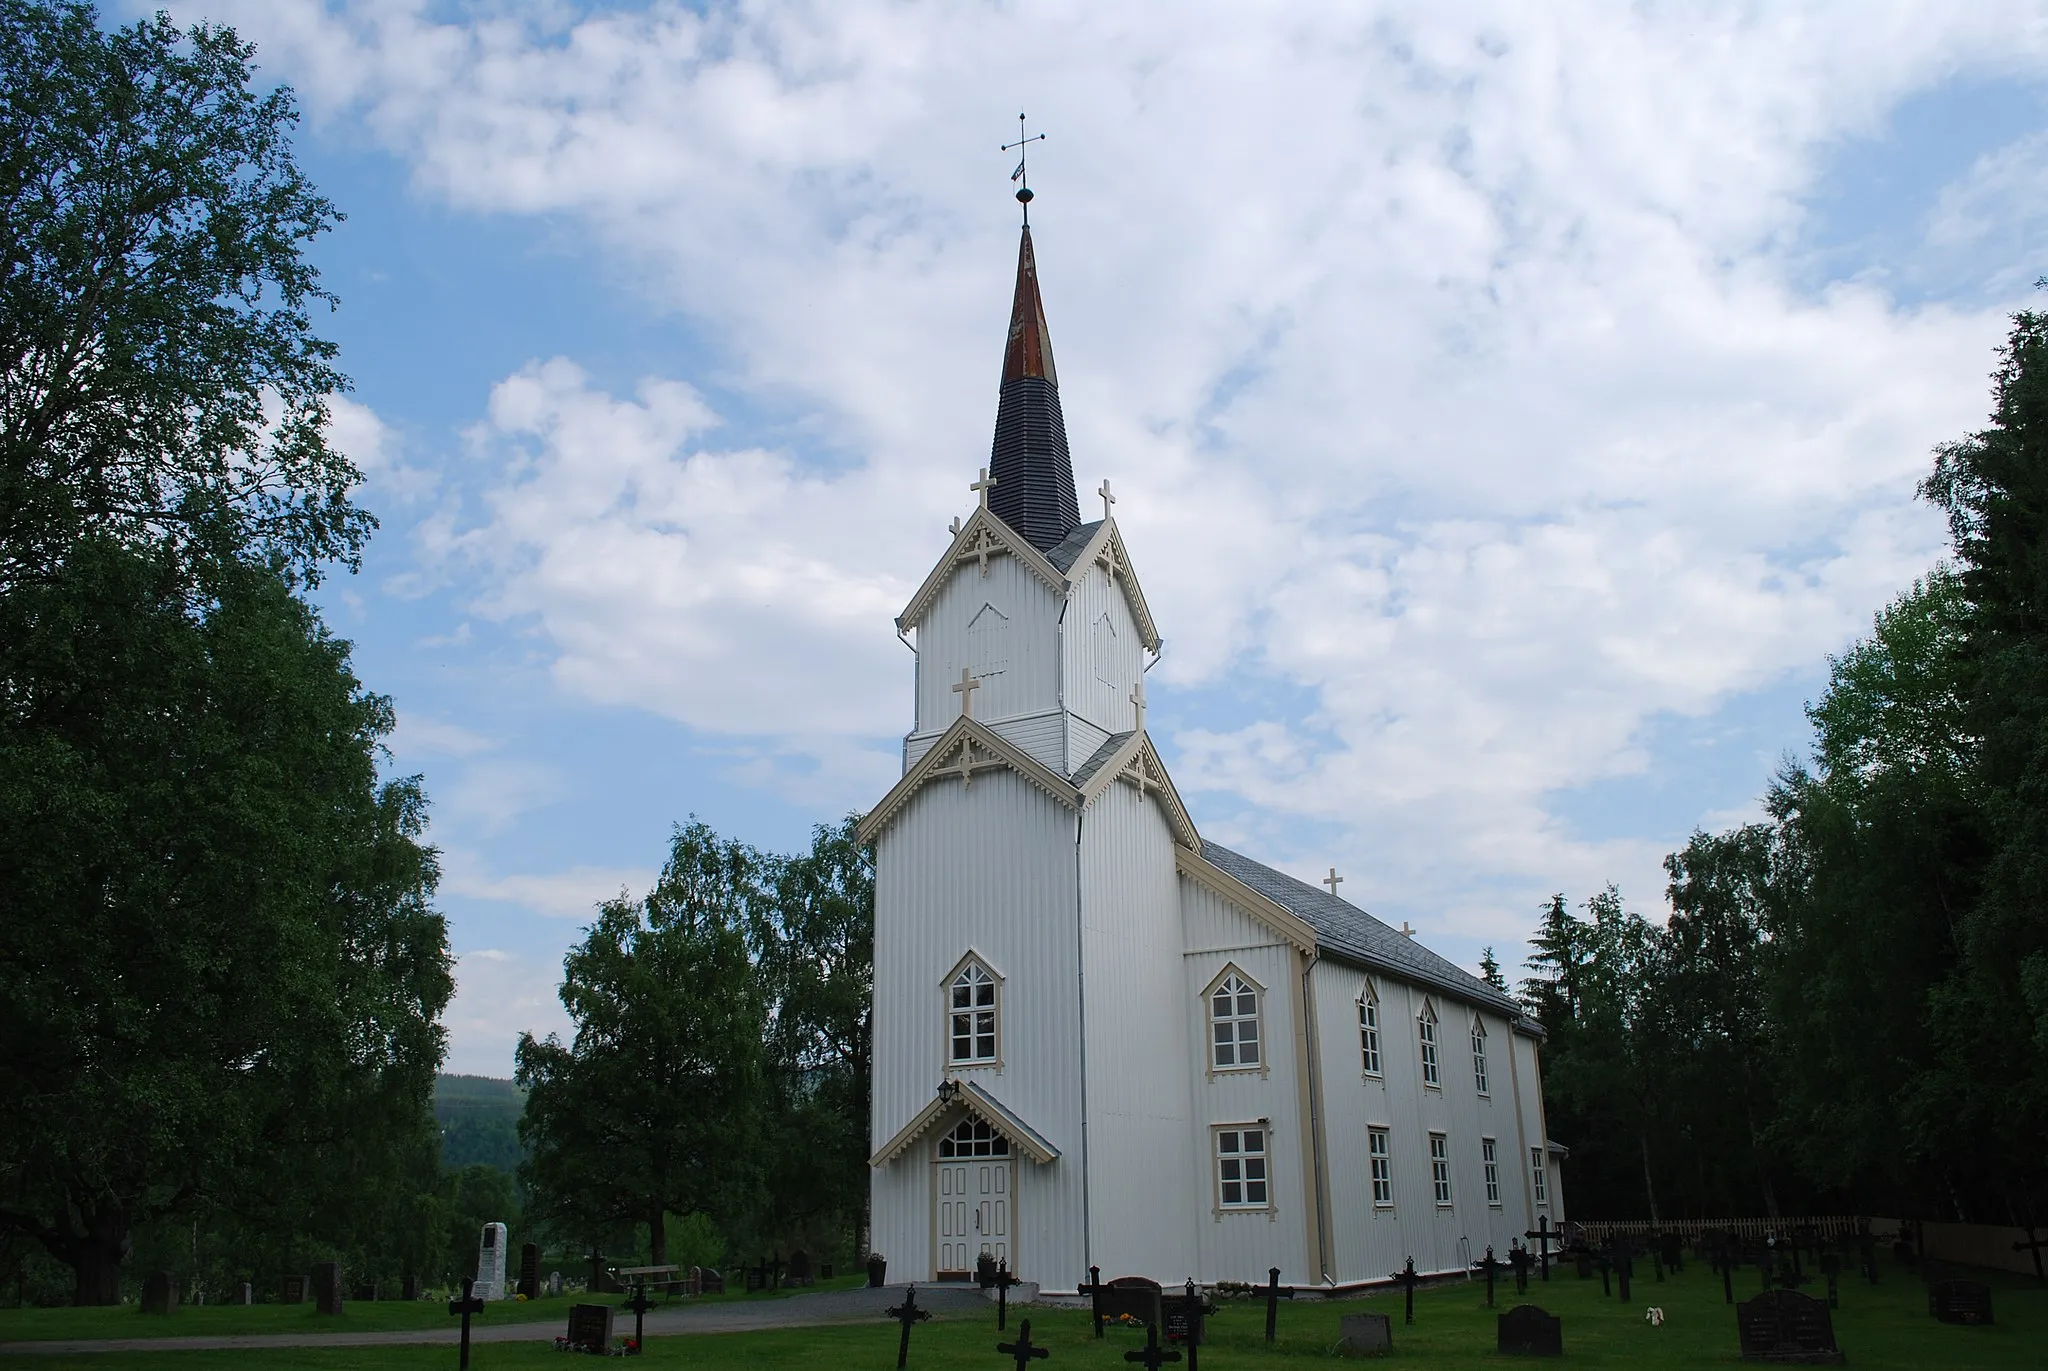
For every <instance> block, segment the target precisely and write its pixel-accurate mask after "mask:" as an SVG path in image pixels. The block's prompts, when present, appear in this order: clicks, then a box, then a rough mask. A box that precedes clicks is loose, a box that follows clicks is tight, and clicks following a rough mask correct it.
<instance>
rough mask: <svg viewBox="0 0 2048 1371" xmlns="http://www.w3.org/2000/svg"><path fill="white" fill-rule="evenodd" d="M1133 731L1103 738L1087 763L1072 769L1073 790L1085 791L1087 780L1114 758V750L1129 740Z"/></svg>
mask: <svg viewBox="0 0 2048 1371" xmlns="http://www.w3.org/2000/svg"><path fill="white" fill-rule="evenodd" d="M1134 731H1135V730H1132V729H1126V730H1124V731H1123V732H1122V733H1112V734H1110V735H1109V737H1107V738H1105V739H1104V740H1103V743H1102V746H1101V747H1098V748H1096V749H1095V751H1094V752H1093V753H1091V754H1090V755H1089V758H1088V760H1087V761H1085V762H1083V763H1081V765H1079V766H1078V767H1075V768H1074V789H1076V790H1085V789H1087V788H1088V778H1089V777H1091V776H1093V775H1094V774H1095V773H1096V772H1098V771H1100V770H1102V768H1103V766H1104V764H1105V763H1107V762H1108V761H1109V759H1110V758H1111V757H1114V756H1115V755H1116V750H1117V749H1118V748H1120V747H1122V746H1123V745H1124V744H1125V743H1127V742H1129V741H1130V740H1131V734H1132V732H1134Z"/></svg>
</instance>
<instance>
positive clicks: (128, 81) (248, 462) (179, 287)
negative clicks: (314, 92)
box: [0, 0, 372, 594]
mask: <svg viewBox="0 0 2048 1371" xmlns="http://www.w3.org/2000/svg"><path fill="white" fill-rule="evenodd" d="M252 51H253V50H252V49H251V48H250V47H249V45H247V44H245V43H242V42H241V41H239V40H238V39H237V38H236V36H235V34H234V33H233V31H232V30H229V29H225V28H216V27H211V26H208V25H204V24H201V25H198V26H195V27H193V28H192V29H190V30H188V31H185V32H180V31H179V30H178V29H177V27H176V26H175V25H173V24H172V23H171V21H170V20H169V19H168V18H167V17H165V16H163V15H158V16H157V17H156V18H154V19H150V20H145V21H142V22H140V23H137V24H134V25H132V26H130V27H127V28H123V29H119V30H116V31H111V32H110V31H107V30H105V29H102V28H101V27H100V26H99V24H98V23H97V22H96V16H95V14H94V12H93V8H92V6H90V5H88V4H82V3H76V2H75V0H0V380H4V384H0V594H8V593H11V592H12V590H13V588H15V587H17V586H19V585H21V584H22V583H23V582H25V581H31V580H35V579H39V578H44V577H48V576H51V575H53V574H54V573H55V570H56V568H57V567H59V566H60V565H61V564H62V563H63V561H64V560H65V559H66V558H67V557H68V556H69V555H70V552H71V549H72V548H74V547H75V546H76V545H78V543H79V542H80V541H81V540H82V539H84V538H86V537H87V536H88V535H89V534H91V535H99V536H107V535H111V536H113V537H115V538H117V539H119V540H121V541H123V542H125V543H129V544H150V545H155V546H160V547H165V548H170V549H174V550H176V551H177V552H178V554H179V560H178V562H177V563H176V574H177V575H178V576H179V577H180V578H181V580H183V581H184V583H185V584H186V585H187V586H188V587H191V586H193V585H195V584H196V580H195V578H196V577H197V575H198V573H197V572H196V571H194V570H193V569H192V567H191V562H192V560H193V558H192V556H191V555H190V554H195V553H197V554H202V555H204V556H220V555H227V556H236V555H242V554H244V553H245V552H247V553H250V554H253V555H254V556H255V557H256V558H257V559H258V560H274V561H275V562H276V564H277V565H278V566H280V567H281V568H283V569H285V570H286V571H288V572H289V573H290V574H291V575H292V576H293V577H294V578H297V579H302V580H308V581H310V580H314V579H317V577H318V575H319V571H320V566H321V564H322V563H323V562H324V561H328V560H332V559H340V560H342V561H344V562H347V563H349V564H350V565H353V564H354V558H355V557H356V555H357V553H358V551H359V549H360V547H361V544H362V541H363V539H364V538H365V537H366V536H367V534H368V532H369V530H370V528H371V527H372V521H371V520H370V518H369V516H368V515H367V514H365V513H363V512H362V511H361V510H359V509H357V508H355V507H354V506H353V505H351V504H350V503H349V491H350V489H351V488H352V487H353V486H354V485H355V483H356V482H357V480H358V479H359V476H358V473H357V472H356V470H355V469H354V468H353V467H352V466H351V465H350V464H349V462H348V461H347V460H346V459H345V458H344V457H343V456H342V455H341V454H339V453H337V452H335V451H334V450H333V449H332V448H331V447H330V446H329V445H328V443H327V439H326V434H325V427H326V423H327V418H328V397H329V396H330V395H331V394H333V393H334V392H336V391H339V390H343V389H345V388H346V384H347V383H346V381H345V379H344V378H343V377H342V375H341V374H340V373H339V372H338V371H337V370H336V369H335V367H334V356H335V349H334V347H333V345H332V344H331V343H328V342H325V341H323V340H321V339H320V338H318V337H317V336H316V335H315V334H314V333H313V329H312V320H311V316H310V309H311V307H312V306H313V305H314V304H315V303H327V304H330V305H331V304H332V303H333V297H332V296H331V295H329V294H328V293H327V292H326V291H325V290H324V289H323V288H322V287H321V285H320V282H319V277H318V274H317V273H316V272H315V271H314V269H313V268H312V266H311V265H310V264H308V263H307V261H306V260H305V257H304V250H305V247H306V245H307V244H308V243H309V242H310V241H311V240H312V239H313V238H314V237H315V236H317V235H318V234H320V233H322V232H324V231H326V230H327V229H328V228H330V227H332V225H333V224H334V223H335V222H336V221H337V220H338V219H339V218H340V215H339V214H337V213H336V212H335V210H334V208H333V206H331V205H330V204H329V203H328V202H327V201H326V200H325V199H323V198H321V197H320V196H319V195H318V194H317V193H316V192H315V191H314V189H313V187H312V186H311V185H309V184H308V183H307V181H306V179H305V177H304V176H303V175H302V174H301V173H300V171H299V169H298V166H297V164H296V162H295V161H294V160H293V156H292V149H291V143H290V131H291V128H292V126H293V125H294V123H295V122H296V120H297V114H296V111H295V109H294V105H293V99H292V94H291V92H290V90H288V89H285V88H282V87H280V88H278V89H276V90H273V91H271V92H269V93H268V94H261V93H259V92H257V91H256V90H255V89H254V88H253V87H252V85H251V76H252V70H251V61H250V59H251V55H252Z"/></svg>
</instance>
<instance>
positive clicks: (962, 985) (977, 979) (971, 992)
mask: <svg viewBox="0 0 2048 1371" xmlns="http://www.w3.org/2000/svg"><path fill="white" fill-rule="evenodd" d="M946 1043H947V1049H946V1060H947V1062H948V1063H949V1064H951V1065H953V1066H993V1065H995V1064H996V1063H997V1062H998V1061H1000V1060H1001V1050H1002V982H1001V981H999V980H998V979H997V978H996V975H995V973H994V972H992V971H990V970H989V969H988V967H986V966H985V965H983V964H982V961H981V959H980V958H979V957H973V956H970V957H968V958H967V959H966V960H964V961H962V962H961V963H960V965H959V966H958V967H957V968H956V969H955V970H954V972H953V976H952V979H951V980H950V981H949V982H948V983H947V986H946Z"/></svg>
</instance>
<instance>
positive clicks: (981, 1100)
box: [868, 1081, 1060, 1166]
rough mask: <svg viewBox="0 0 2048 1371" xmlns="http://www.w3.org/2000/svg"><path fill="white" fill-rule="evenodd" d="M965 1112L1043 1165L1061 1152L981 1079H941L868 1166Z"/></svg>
mask: <svg viewBox="0 0 2048 1371" xmlns="http://www.w3.org/2000/svg"><path fill="white" fill-rule="evenodd" d="M962 1114H966V1115H969V1116H971V1117H973V1118H977V1119H980V1120H981V1121H982V1122H983V1123H985V1124H987V1125H988V1126H989V1127H990V1128H993V1129H994V1130H995V1131H996V1132H998V1133H1000V1134H1002V1135H1003V1136H1004V1137H1005V1138H1008V1139H1009V1140H1010V1142H1011V1144H1012V1145H1014V1146H1015V1147H1016V1149H1017V1150H1018V1151H1019V1152H1022V1153H1023V1154H1024V1155H1025V1156H1027V1157H1029V1158H1030V1159H1031V1160H1032V1161H1035V1162H1037V1163H1038V1164H1039V1165H1041V1166H1043V1165H1044V1164H1046V1163H1047V1162H1050V1161H1054V1160H1056V1159H1057V1158H1058V1157H1059V1155H1060V1150H1059V1149H1058V1148H1057V1147H1054V1146H1053V1145H1052V1144H1051V1143H1050V1142H1048V1141H1047V1140H1046V1137H1045V1135H1044V1134H1042V1133H1040V1132H1039V1131H1038V1130H1037V1129H1035V1128H1033V1127H1032V1126H1031V1125H1030V1124H1028V1123H1026V1122H1024V1118H1023V1116H1022V1115H1020V1114H1019V1113H1017V1111H1016V1110H1014V1109H1012V1108H1010V1107H1009V1106H1008V1105H1006V1104H1004V1103H1003V1102H1002V1101H1001V1100H998V1099H997V1098H996V1097H995V1096H994V1095H991V1094H990V1093H989V1092H988V1091H987V1090H986V1089H984V1088H983V1087H982V1086H981V1084H980V1083H979V1082H976V1081H941V1082H939V1089H938V1093H937V1094H936V1095H934V1096H933V1097H932V1099H931V1101H930V1103H928V1104H926V1105H925V1107H924V1108H922V1109H920V1110H918V1111H917V1113H915V1114H913V1115H912V1116H911V1118H910V1122H908V1123H906V1124H904V1125H903V1127H901V1128H899V1129H897V1130H896V1135H895V1136H894V1137H892V1138H890V1139H889V1141H887V1142H885V1143H883V1144H882V1145H881V1146H880V1147H878V1148H876V1149H875V1154H874V1155H873V1156H872V1157H869V1158H868V1165H869V1166H887V1165H888V1164H889V1163H890V1162H893V1161H895V1160H896V1159H897V1158H898V1157H900V1156H902V1155H903V1154H904V1153H905V1152H907V1151H908V1150H909V1149H910V1145H911V1144H912V1143H914V1142H916V1141H917V1140H918V1139H919V1138H921V1137H923V1136H924V1135H925V1134H926V1133H929V1132H930V1131H931V1130H932V1128H933V1126H934V1125H936V1124H938V1123H941V1122H950V1121H951V1120H952V1119H954V1118H956V1117H958V1116H959V1115H962Z"/></svg>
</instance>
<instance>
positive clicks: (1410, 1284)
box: [1393, 1257, 1422, 1323]
mask: <svg viewBox="0 0 2048 1371" xmlns="http://www.w3.org/2000/svg"><path fill="white" fill-rule="evenodd" d="M1393 1279H1394V1280H1397V1281H1399V1282H1401V1284H1402V1285H1403V1286H1404V1287H1406V1289H1407V1292H1408V1301H1407V1308H1406V1309H1405V1310H1403V1312H1402V1318H1401V1322H1403V1323H1414V1322H1415V1283H1416V1282H1417V1281H1419V1280H1421V1279H1422V1277H1420V1276H1418V1275H1416V1274H1415V1258H1413V1257H1410V1258H1408V1260H1406V1261H1404V1262H1402V1263H1401V1269H1400V1270H1399V1271H1396V1272H1395V1273H1394V1274H1393Z"/></svg>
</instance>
